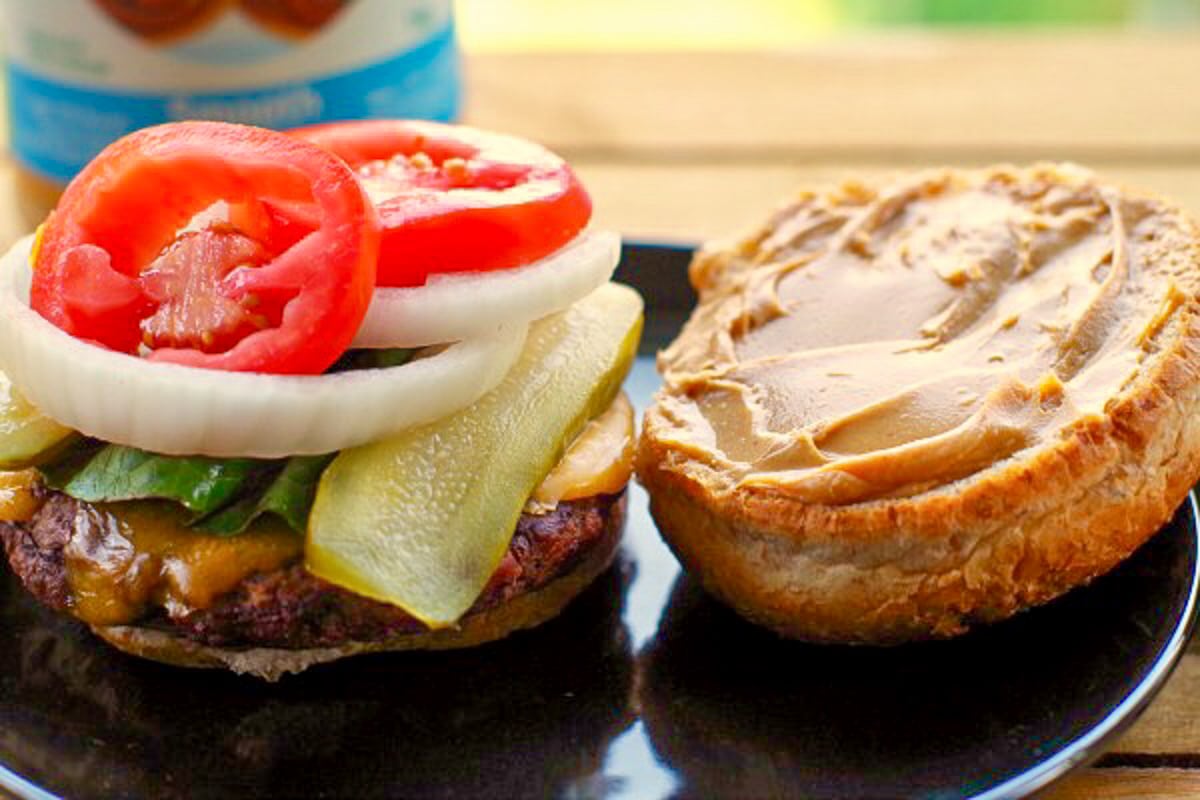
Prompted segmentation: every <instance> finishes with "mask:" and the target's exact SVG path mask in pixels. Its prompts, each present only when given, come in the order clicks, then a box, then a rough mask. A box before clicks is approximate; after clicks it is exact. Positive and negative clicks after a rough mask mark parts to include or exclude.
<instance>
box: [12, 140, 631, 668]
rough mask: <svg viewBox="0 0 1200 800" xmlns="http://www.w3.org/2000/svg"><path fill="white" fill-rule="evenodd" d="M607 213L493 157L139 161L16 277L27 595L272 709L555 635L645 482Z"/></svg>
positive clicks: (527, 161) (50, 233) (347, 146)
mask: <svg viewBox="0 0 1200 800" xmlns="http://www.w3.org/2000/svg"><path fill="white" fill-rule="evenodd" d="M590 213H591V205H590V201H589V200H588V197H587V194H586V192H585V191H584V189H583V187H582V186H581V185H580V183H579V182H578V180H577V179H576V178H575V176H574V173H573V172H572V171H571V169H570V167H569V166H567V165H566V164H565V163H564V162H563V161H562V160H561V159H559V158H558V157H557V156H554V155H553V154H551V153H549V152H548V151H546V150H545V149H543V148H541V147H540V146H537V145H534V144H532V143H530V142H527V141H524V140H520V139H516V138H513V137H508V136H501V135H498V134H491V133H485V132H481V131H477V130H473V129H469V128H462V127H454V126H447V125H439V124H434V123H418V122H402V121H391V122H376V123H345V124H341V125H337V126H333V127H323V128H318V129H312V130H307V131H297V132H294V133H293V134H283V133H277V132H272V131H266V130H261V129H256V128H248V127H244V126H236V125H228V124H224V123H199V122H196V123H180V124H173V125H166V126H160V127H157V128H149V129H145V130H142V131H139V132H137V133H134V134H132V135H130V136H128V137H126V138H124V139H122V140H120V141H118V142H116V143H114V144H113V145H111V146H110V147H109V148H107V149H106V150H105V151H104V152H103V153H101V154H100V156H98V157H97V158H96V160H95V161H94V162H92V163H91V164H90V165H89V166H88V167H87V168H86V169H85V170H84V171H83V172H82V173H81V174H80V175H79V176H78V178H76V179H75V181H74V182H72V184H71V185H70V186H69V187H68V189H67V191H66V193H65V194H64V195H63V197H62V199H61V201H60V202H59V204H58V207H57V208H56V210H55V211H54V212H53V214H52V215H51V216H50V217H49V218H48V219H47V220H46V222H45V224H44V225H43V226H42V227H41V229H40V230H39V231H38V233H37V235H36V237H30V238H29V239H26V240H24V241H22V242H20V243H18V244H17V245H16V246H15V247H14V248H13V249H12V250H11V251H10V252H9V254H8V255H7V256H6V257H5V258H4V259H3V262H2V267H0V306H3V308H2V309H0V320H2V321H0V367H2V368H3V370H4V372H5V373H6V375H7V379H6V380H5V381H4V384H3V386H4V388H5V389H6V390H7V391H6V392H4V393H3V394H0V400H2V401H3V402H0V466H2V467H3V468H4V469H5V470H7V471H5V472H0V486H2V487H3V489H2V490H0V520H3V521H2V522H0V540H2V541H3V543H4V546H5V549H6V551H7V554H8V559H9V562H10V564H11V566H12V568H13V570H14V572H15V573H16V575H17V577H18V578H19V579H20V580H21V581H22V582H23V583H24V585H25V587H26V588H27V589H28V590H29V591H30V592H31V593H33V594H34V595H35V596H37V597H38V598H39V599H40V600H41V601H42V602H43V603H44V604H46V605H48V606H50V607H52V608H54V609H57V610H60V611H63V612H67V613H70V614H73V615H74V616H76V617H78V618H79V619H81V620H82V621H83V622H85V623H87V624H88V625H90V626H91V628H92V629H93V630H94V631H95V632H96V633H97V634H99V635H100V636H101V637H103V638H104V639H106V640H108V641H109V642H111V643H112V644H114V645H116V646H117V647H119V648H121V649H123V650H127V651H129V652H132V653H136V654H139V655H143V656H147V657H150V658H154V659H157V660H160V661H165V662H169V663H175V664H181V665H187V666H217V667H228V668H231V669H234V670H236V671H239V672H248V673H253V674H256V675H260V676H263V677H267V678H276V677H278V676H279V675H281V674H283V673H286V672H289V671H298V670H301V669H304V668H306V667H308V666H310V665H312V664H315V663H320V662H324V661H330V660H333V659H336V658H340V657H342V656H346V655H350V654H355V653H361V652H370V651H381V650H395V649H410V648H443V647H458V646H465V645H472V644H476V643H479V642H483V641H487V640H490V639H495V638H498V637H501V636H504V635H506V634H507V633H509V632H510V631H513V630H515V629H518V628H522V627H528V626H531V625H535V624H537V623H539V622H541V621H543V620H545V619H548V618H549V617H551V616H553V615H554V614H556V613H557V612H558V611H559V610H560V609H561V608H562V607H563V606H564V605H565V604H566V603H567V602H568V601H569V600H570V599H571V598H572V597H573V596H574V595H575V594H577V593H578V592H579V591H580V590H581V589H582V588H583V587H584V586H586V585H587V584H588V583H589V582H590V581H591V580H592V579H593V578H594V577H595V576H596V575H598V574H599V573H600V572H601V571H602V570H604V569H605V567H606V566H607V565H608V563H609V561H610V560H611V558H612V555H613V553H614V551H615V549H616V546H617V543H618V539H619V535H620V531H621V528H622V524H623V520H624V487H625V483H626V482H627V480H628V477H629V473H630V470H631V463H632V449H633V448H632V432H633V420H632V409H631V408H630V406H629V403H628V401H627V400H625V399H624V397H623V396H622V395H621V394H620V385H621V382H622V380H623V378H624V376H625V374H626V372H627V371H628V369H629V366H630V364H631V362H632V359H633V355H634V352H635V350H636V345H637V340H638V336H639V333H640V330H641V313H642V303H641V300H640V298H639V297H638V296H637V294H636V293H635V292H633V291H632V290H630V289H627V288H625V287H622V286H619V285H616V284H611V283H608V280H609V278H610V277H611V274H612V270H613V268H614V267H615V265H616V261H617V258H618V256H619V248H620V242H619V239H618V238H617V237H616V236H615V235H614V234H610V233H606V232H600V231H593V230H589V229H588V228H587V224H588V221H589V218H590ZM9 381H11V384H10V383H9Z"/></svg>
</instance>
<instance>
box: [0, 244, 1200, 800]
mask: <svg viewBox="0 0 1200 800" xmlns="http://www.w3.org/2000/svg"><path fill="white" fill-rule="evenodd" d="M686 257H687V253H686V251H685V250H682V249H671V248H652V247H632V248H629V249H628V251H627V258H626V262H625V264H624V265H623V266H622V270H621V272H622V275H621V276H620V277H622V279H623V280H626V281H628V282H632V283H635V284H636V285H638V286H639V288H641V289H642V290H643V292H644V293H645V294H646V295H647V299H648V301H649V302H648V306H649V312H648V313H649V319H648V325H647V331H648V342H647V350H652V349H653V347H655V346H657V345H659V344H661V343H662V342H663V340H664V337H668V336H670V335H672V334H673V332H674V330H675V329H677V327H678V324H679V322H680V321H681V320H682V318H683V315H684V314H685V311H686V309H687V308H688V306H689V304H690V296H689V290H688V289H687V287H686V284H685V283H684V280H683V274H684V272H683V267H684V265H685V264H686ZM656 383H657V378H656V376H655V374H654V369H653V363H652V361H651V359H650V358H648V357H646V358H642V359H639V362H638V364H637V366H636V368H635V370H634V374H633V375H632V376H631V378H630V381H629V384H628V389H629V392H630V395H631V396H632V397H633V398H634V399H635V401H636V402H637V403H638V405H639V406H644V405H645V403H646V402H647V401H648V400H649V396H650V393H651V392H652V391H653V389H654V386H655V385H656ZM631 492H632V495H631V504H630V511H631V514H630V523H629V530H628V534H627V540H626V544H625V546H624V549H623V553H622V556H621V558H620V560H619V562H618V564H617V566H616V567H615V568H614V569H613V570H611V571H610V572H609V573H608V574H606V575H605V576H604V577H603V578H602V579H601V580H600V581H598V582H597V584H596V585H595V586H593V587H592V588H591V589H590V590H589V591H588V592H586V593H585V594H584V595H583V596H581V597H580V599H579V600H578V601H577V602H576V603H575V604H574V605H573V606H572V607H571V608H570V609H569V610H568V611H567V613H566V614H565V615H564V616H562V617H561V618H559V619H558V620H555V621H554V622H552V623H550V624H548V625H545V626H543V627H542V628H540V629H538V630H536V631H531V632H528V633H525V634H520V635H517V636H514V637H511V638H510V639H508V640H506V641H504V642H499V643H496V644H493V645H489V646H486V647H482V648H477V649H475V650H473V651H468V652H459V653H438V654H435V653H416V654H395V655H384V656H369V657H365V658H361V659H358V660H350V661H346V662H342V663H339V664H334V665H331V666H329V667H325V668H318V669H316V670H313V671H311V672H310V673H307V674H306V675H304V676H301V677H299V678H293V679H290V680H285V681H283V682H282V683H280V684H278V685H275V686H267V685H263V684H261V683H258V682H256V681H253V680H248V679H240V678H236V677H234V676H231V675H224V674H213V673H202V672H186V671H179V670H175V669H171V668H168V667H163V666H159V665H156V664H151V663H146V662H142V661H139V660H136V659H132V658H128V657H126V656H123V655H121V654H119V653H116V652H114V651H111V650H110V649H109V648H107V647H106V646H104V645H102V644H100V643H99V642H97V641H95V640H94V639H92V637H91V636H90V635H89V634H88V633H87V632H86V630H84V629H83V628H82V627H81V626H79V625H77V624H75V623H73V622H70V621H68V620H65V619H59V618H57V617H56V616H55V615H53V614H50V613H48V612H45V611H43V610H41V609H40V608H38V607H37V606H36V604H35V603H34V602H33V601H31V600H30V599H28V598H27V597H26V595H25V594H24V592H23V591H22V590H21V589H20V588H19V587H18V586H16V585H15V582H14V581H13V580H12V579H11V578H10V577H9V576H8V575H7V573H5V572H0V795H3V791H4V789H7V790H8V791H9V792H12V793H15V794H17V795H19V796H29V797H44V796H46V795H47V794H49V795H61V796H67V797H79V798H89V797H98V798H99V797H113V796H138V797H143V796H153V797H189V798H191V797H201V798H202V797H214V798H216V797H231V796H256V797H270V796H297V795H300V796H308V797H342V796H355V797H401V796H419V797H476V796H487V797H526V796H528V797H549V796H558V797H563V796H565V797H667V796H680V797H745V796H803V797H818V798H821V797H829V798H833V797H838V798H842V797H904V796H915V797H926V798H951V797H968V796H981V797H1015V796H1021V795H1022V794H1024V793H1027V792H1028V791H1030V790H1032V789H1034V788H1037V787H1039V786H1041V785H1044V784H1045V783H1047V782H1048V781H1050V780H1053V779H1054V778H1056V777H1058V776H1059V775H1061V774H1062V773H1063V772H1065V771H1066V770H1067V769H1069V768H1070V767H1072V766H1074V765H1077V764H1078V763H1081V762H1083V761H1086V760H1087V759H1089V758H1092V757H1094V756H1096V755H1098V754H1099V750H1100V749H1101V748H1102V746H1103V744H1104V743H1106V742H1108V741H1109V740H1110V739H1111V737H1112V736H1113V735H1114V734H1115V733H1116V732H1117V731H1118V730H1120V729H1121V728H1123V727H1124V726H1125V725H1126V724H1128V723H1129V722H1130V721H1131V720H1132V719H1133V717H1134V716H1136V713H1137V712H1138V711H1139V710H1140V709H1141V708H1142V707H1143V706H1144V704H1145V703H1146V702H1147V701H1148V700H1149V698H1150V697H1151V696H1152V695H1153V694H1154V692H1155V691H1156V690H1157V689H1158V687H1159V686H1161V684H1162V682H1163V680H1165V678H1166V675H1167V674H1168V673H1169V671H1170V668H1171V666H1173V664H1174V663H1175V661H1176V660H1177V659H1178V657H1179V655H1180V654H1181V652H1182V649H1183V646H1184V644H1185V643H1186V639H1187V636H1188V634H1189V633H1190V629H1191V625H1192V621H1193V618H1194V615H1195V605H1196V592H1197V564H1198V559H1197V549H1198V546H1200V538H1198V536H1197V524H1196V515H1195V511H1194V509H1193V507H1192V505H1191V504H1190V503H1188V504H1185V505H1184V506H1183V507H1182V508H1181V509H1180V510H1179V512H1178V513H1177V514H1176V515H1175V517H1174V519H1173V520H1172V521H1171V522H1170V523H1169V524H1168V525H1167V526H1166V527H1165V528H1164V529H1163V530H1162V531H1161V532H1160V533H1159V534H1157V535H1156V536H1155V537H1154V538H1153V539H1152V540H1151V541H1150V542H1149V543H1148V544H1147V545H1146V546H1145V547H1143V548H1142V549H1141V550H1139V551H1138V553H1137V554H1135V556H1134V557H1133V558H1131V559H1130V560H1129V561H1128V562H1126V563H1125V564H1124V565H1123V566H1122V567H1120V568H1119V569H1118V570H1117V571H1115V572H1114V573H1112V574H1110V575H1108V576H1106V577H1104V578H1102V579H1100V580H1097V581H1096V582H1094V583H1093V584H1092V585H1090V586H1088V587H1085V588H1083V589H1080V590H1077V591H1075V592H1072V593H1071V594H1069V595H1067V596H1066V597H1064V598H1062V599H1060V600H1058V601H1056V602H1054V603H1052V604H1050V605H1048V606H1046V607H1044V608H1040V609H1037V610H1035V611H1032V612H1029V613H1026V614H1023V615H1020V616H1018V617H1017V618H1015V619H1013V620H1010V621H1008V622H1005V623H1002V624H999V625H995V626H992V627H990V628H985V629H982V630H978V631H975V632H973V633H971V634H969V635H967V636H965V637H962V638H959V639H956V640H952V641H948V642H933V643H926V644H919V645H910V646H905V647H898V648H891V649H881V650H875V649H865V648H843V647H818V646H812V645H805V644H800V643H795V642H786V641H781V640H779V639H777V638H776V637H774V636H773V635H771V634H769V633H766V632H764V631H761V630H758V629H756V628H754V627H752V626H750V625H748V624H746V623H744V622H742V621H741V620H740V619H739V618H738V617H736V616H735V615H734V614H732V613H731V612H729V611H727V610H726V609H724V608H723V607H721V606H720V605H718V604H717V603H716V602H715V601H713V600H710V599H708V598H707V597H706V596H704V595H703V593H701V592H700V591H699V590H698V589H697V588H696V587H695V586H694V585H693V584H692V583H691V582H689V581H688V580H687V579H686V578H681V577H680V576H679V572H678V567H677V566H676V564H675V561H674V559H673V558H672V557H671V555H670V553H669V552H667V550H666V549H665V547H664V546H663V545H662V544H661V543H660V541H659V539H658V536H657V533H656V532H655V530H654V526H653V524H652V522H651V521H650V519H649V516H648V514H647V512H646V503H645V495H644V494H643V493H642V491H641V490H640V489H639V488H637V487H633V488H632V489H631Z"/></svg>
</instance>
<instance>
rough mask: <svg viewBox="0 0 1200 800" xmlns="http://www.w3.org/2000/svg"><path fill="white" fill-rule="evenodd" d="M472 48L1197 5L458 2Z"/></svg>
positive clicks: (983, 22)
mask: <svg viewBox="0 0 1200 800" xmlns="http://www.w3.org/2000/svg"><path fill="white" fill-rule="evenodd" d="M456 5H457V8H458V12H459V18H460V20H461V31H462V40H463V44H464V46H465V47H466V48H467V49H468V50H469V51H513V50H531V49H536V50H587V49H597V48H602V49H606V50H637V49H646V48H652V49H671V50H688V49H715V50H736V49H742V48H761V47H785V48H786V47H792V46H795V45H797V44H799V43H803V42H811V41H814V40H820V39H823V38H829V37H832V36H837V35H839V34H844V33H847V32H856V31H857V32H862V31H871V30H874V31H876V32H886V31H888V30H895V29H909V30H914V29H915V30H921V29H928V30H930V31H931V32H936V31H939V30H946V29H955V28H971V27H976V28H978V27H988V28H1009V29H1012V28H1028V29H1036V28H1050V29H1054V28H1063V27H1072V26H1081V27H1107V28H1125V29H1129V28H1137V27H1173V26H1178V25H1196V24H1200V2H1196V0H1094V1H1093V0H1040V1H1039V0H998V2H987V0H741V1H740V2H739V0H707V2H704V1H703V0H701V2H689V1H688V0H648V1H647V2H638V0H607V1H606V0H574V2H555V0H506V2H495V0H457V4H456Z"/></svg>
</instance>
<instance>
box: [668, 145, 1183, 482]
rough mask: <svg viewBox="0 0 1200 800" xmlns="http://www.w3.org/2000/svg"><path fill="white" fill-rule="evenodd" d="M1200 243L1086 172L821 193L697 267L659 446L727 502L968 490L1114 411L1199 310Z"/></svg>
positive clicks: (1162, 209)
mask: <svg viewBox="0 0 1200 800" xmlns="http://www.w3.org/2000/svg"><path fill="white" fill-rule="evenodd" d="M1191 230H1193V229H1191V228H1189V227H1187V225H1186V224H1185V223H1184V222H1183V220H1182V218H1181V216H1180V215H1179V213H1178V212H1177V211H1175V210H1173V209H1171V208H1169V207H1167V206H1165V205H1163V204H1161V203H1159V202H1157V201H1154V200H1151V199H1144V198H1140V197H1132V196H1129V195H1126V194H1123V193H1121V192H1120V191H1118V190H1117V189H1115V188H1113V187H1110V186H1106V185H1102V184H1099V183H1097V182H1096V180H1095V178H1094V177H1093V176H1092V175H1091V174H1090V173H1088V172H1085V171H1083V170H1080V169H1078V168H1074V167H1050V166H1043V167H1037V168H1034V169H1030V170H1012V169H993V170H988V171H980V172H955V171H941V172H936V173H923V174H920V175H917V176H914V177H909V178H907V179H903V180H899V181H896V182H894V183H889V184H886V185H879V186H867V185H862V184H858V183H847V184H845V185H843V186H841V187H839V188H837V189H834V190H832V191H829V192H827V193H806V194H803V195H802V196H800V197H799V198H798V199H797V200H796V201H795V202H794V203H793V204H791V205H789V206H788V207H787V208H785V209H783V210H782V211H780V212H779V213H778V214H777V215H776V216H775V217H774V218H773V219H772V220H771V221H770V222H769V223H768V225H767V226H766V227H764V228H763V229H762V230H760V231H758V232H756V233H755V234H754V235H752V236H751V237H749V238H748V239H746V240H743V241H741V242H740V243H738V244H736V245H734V246H732V247H728V248H724V249H711V250H707V251H705V252H703V253H702V254H701V255H699V256H698V257H697V259H696V261H695V262H694V263H693V265H692V282H693V283H694V284H695V285H696V288H697V289H698V291H699V292H700V301H701V302H700V305H699V306H698V307H697V309H696V311H695V312H694V314H693V316H692V319H691V320H690V321H689V323H688V324H687V326H686V327H685V329H684V331H683V333H682V334H681V335H680V337H679V339H678V340H677V341H676V342H675V343H674V344H673V345H672V346H671V347H670V348H668V349H667V350H666V351H664V352H663V353H662V354H661V355H660V358H659V368H660V371H662V372H663V374H664V388H663V389H662V391H661V392H660V394H659V396H658V398H657V408H656V409H655V410H654V411H653V412H652V414H653V415H655V419H656V422H657V429H656V430H657V435H658V436H659V438H660V440H661V441H662V443H663V444H664V445H665V446H667V447H668V448H672V449H675V450H677V451H679V452H681V453H682V454H684V455H685V456H686V457H687V458H690V459H694V460H696V461H699V462H702V463H705V464H707V465H709V466H711V467H713V468H714V470H715V471H716V474H720V475H723V476H724V478H723V480H727V481H728V483H727V485H726V486H724V487H713V488H714V489H715V490H717V491H721V490H729V489H733V488H737V487H759V488H762V489H765V490H771V491H778V492H781V493H785V494H787V495H789V496H793V497H796V498H798V499H800V500H803V501H806V502H812V503H826V504H846V503H854V502H859V501H864V500H870V499H875V498H883V497H895V496H905V495H912V494H917V493H920V492H923V491H927V490H930V489H934V488H936V487H939V486H941V485H944V484H947V483H949V482H952V481H955V480H958V479H960V478H964V477H967V476H970V475H972V474H974V473H976V472H978V471H980V470H983V469H985V468H987V467H989V466H990V465H993V464H996V463H997V462H999V461H1001V460H1003V459H1005V458H1007V457H1009V456H1011V455H1013V454H1015V453H1018V452H1019V451H1022V450H1025V449H1026V448H1030V447H1034V446H1037V445H1039V444H1042V443H1046V442H1047V441H1049V440H1051V439H1053V438H1054V437H1057V436H1060V435H1062V433H1063V432H1064V431H1065V430H1067V429H1068V428H1069V427H1070V426H1071V425H1073V424H1075V423H1077V422H1078V421H1079V420H1081V419H1084V418H1087V417H1089V416H1094V415H1102V414H1104V413H1105V410H1106V407H1107V405H1108V404H1109V403H1111V402H1113V399H1114V398H1115V397H1117V396H1118V395H1119V394H1120V393H1121V391H1122V389H1123V388H1125V387H1127V386H1128V385H1129V384H1130V383H1131V382H1132V381H1133V379H1134V378H1135V377H1136V376H1137V375H1138V373H1139V370H1141V369H1144V368H1145V365H1146V363H1147V362H1148V360H1149V359H1151V358H1152V354H1153V353H1155V352H1156V351H1157V349H1158V348H1159V346H1160V343H1161V341H1165V339H1164V337H1165V336H1167V335H1171V329H1172V325H1173V324H1174V322H1173V321H1174V319H1175V316H1177V315H1174V314H1173V312H1174V310H1175V309H1176V308H1178V307H1179V306H1180V304H1183V303H1188V302H1194V301H1195V298H1196V296H1197V282H1198V276H1197V274H1196V272H1197V265H1196V263H1195V262H1194V260H1192V259H1193V258H1194V256H1189V253H1188V249H1187V247H1186V246H1185V247H1181V246H1180V242H1181V241H1183V242H1185V243H1187V242H1188V239H1187V238H1181V237H1186V236H1194V234H1191V233H1189V231H1191ZM1181 231H1182V233H1181Z"/></svg>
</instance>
